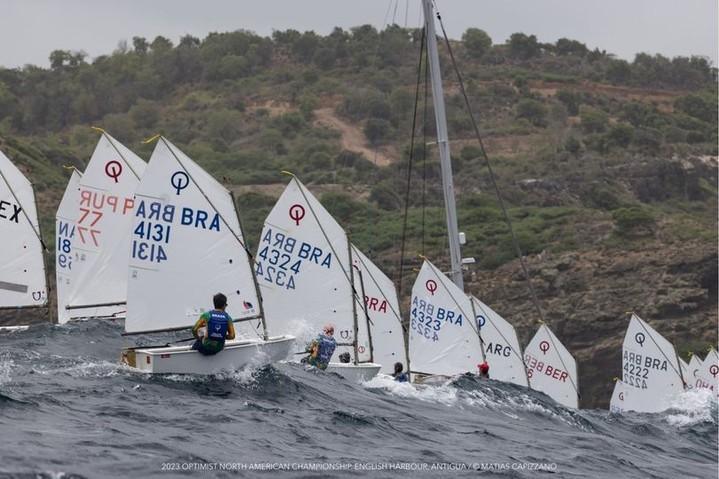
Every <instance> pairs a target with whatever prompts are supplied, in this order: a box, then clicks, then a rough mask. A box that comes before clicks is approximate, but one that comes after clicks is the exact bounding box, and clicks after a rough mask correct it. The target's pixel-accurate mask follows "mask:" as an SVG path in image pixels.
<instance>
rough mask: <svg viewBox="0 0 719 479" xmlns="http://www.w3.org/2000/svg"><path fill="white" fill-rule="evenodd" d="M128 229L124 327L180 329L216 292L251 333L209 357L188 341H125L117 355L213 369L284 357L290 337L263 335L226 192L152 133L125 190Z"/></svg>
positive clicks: (150, 366)
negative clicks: (130, 196) (256, 327)
mask: <svg viewBox="0 0 719 479" xmlns="http://www.w3.org/2000/svg"><path fill="white" fill-rule="evenodd" d="M132 218H133V223H132V226H131V228H130V231H131V241H130V243H129V245H128V246H129V248H128V250H129V251H128V253H129V256H130V264H129V279H128V288H127V318H126V320H125V331H126V334H141V333H150V332H167V331H173V330H181V329H188V328H190V327H192V326H193V325H194V324H195V321H196V320H197V319H198V317H199V316H200V315H201V314H202V313H203V312H205V311H207V310H209V309H211V307H209V306H208V304H211V303H210V302H211V299H212V296H213V295H214V294H216V293H218V292H222V293H224V294H225V295H226V296H227V298H228V307H227V310H226V312H227V313H228V314H229V315H230V316H231V317H232V318H233V320H234V321H235V322H249V321H259V322H260V324H261V325H262V327H263V331H262V332H261V333H259V334H258V337H254V338H243V339H234V340H228V341H226V343H225V348H224V349H223V350H222V351H221V352H220V353H218V354H216V355H214V356H203V355H202V354H200V353H199V352H197V351H195V350H192V349H191V347H190V346H189V345H182V346H173V345H163V346H147V347H138V348H126V349H125V350H124V351H123V361H124V362H125V363H127V364H128V365H130V366H132V367H136V368H138V369H140V370H141V371H144V372H150V373H188V374H214V373H218V372H221V371H230V370H237V369H240V368H243V367H245V366H248V365H250V366H254V365H261V364H266V363H271V362H274V361H278V360H281V359H284V358H286V357H287V355H288V353H289V351H290V349H291V348H292V345H293V343H294V340H295V338H294V337H293V336H290V335H286V334H282V335H278V336H274V337H270V336H268V334H267V330H266V328H265V319H264V318H265V316H264V310H263V305H262V299H261V296H260V294H259V289H258V287H257V282H256V280H255V276H254V274H253V268H252V264H251V259H250V254H249V252H248V250H247V246H246V243H245V239H244V238H245V236H244V234H243V232H242V227H241V224H240V219H239V215H238V213H237V210H236V207H235V202H234V196H233V195H232V193H231V192H230V191H228V190H227V189H226V188H225V187H224V186H222V185H221V184H220V183H219V182H218V181H217V180H215V179H214V178H213V177H212V176H210V175H209V174H208V173H207V172H206V171H205V170H203V169H202V168H201V167H200V166H199V165H197V163H195V162H194V161H192V160H191V159H190V158H189V157H188V156H187V155H185V154H184V153H183V152H182V151H180V150H179V149H178V148H177V147H176V146H174V145H173V144H172V143H170V142H169V141H168V140H166V139H165V138H163V137H159V140H158V142H157V145H156V147H155V150H154V151H153V153H152V157H151V158H150V162H149V164H148V166H147V170H146V172H145V175H144V176H143V178H142V180H141V181H140V184H139V185H138V187H137V190H136V192H135V204H134V206H133V212H132Z"/></svg>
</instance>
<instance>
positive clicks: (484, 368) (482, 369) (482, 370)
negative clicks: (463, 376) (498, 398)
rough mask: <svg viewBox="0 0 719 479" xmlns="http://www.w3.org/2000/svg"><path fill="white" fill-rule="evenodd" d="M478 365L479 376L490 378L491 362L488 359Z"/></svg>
mask: <svg viewBox="0 0 719 479" xmlns="http://www.w3.org/2000/svg"><path fill="white" fill-rule="evenodd" d="M477 367H478V368H479V377H480V378H481V379H489V364H488V363H487V361H483V362H482V363H480V364H477Z"/></svg>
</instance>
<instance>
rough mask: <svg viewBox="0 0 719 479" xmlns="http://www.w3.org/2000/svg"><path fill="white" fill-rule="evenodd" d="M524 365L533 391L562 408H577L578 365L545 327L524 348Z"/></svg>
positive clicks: (540, 328) (544, 325) (541, 327)
mask: <svg viewBox="0 0 719 479" xmlns="http://www.w3.org/2000/svg"><path fill="white" fill-rule="evenodd" d="M524 363H525V364H526V366H527V376H528V377H529V381H530V382H531V384H532V389H535V390H537V391H541V392H543V393H545V394H546V395H547V396H549V397H551V398H552V399H554V400H555V401H557V402H558V403H559V404H562V405H564V406H567V407H572V408H575V409H576V408H578V407H579V382H578V375H577V362H576V361H575V360H574V357H573V356H572V355H571V353H570V352H569V351H567V348H565V347H564V345H563V344H562V343H561V342H560V341H559V339H557V337H556V336H555V335H554V333H553V332H552V330H551V329H549V327H548V326H547V325H546V324H542V325H541V326H539V329H538V330H537V333H536V334H535V335H534V337H533V338H532V340H531V341H530V342H529V344H528V345H527V347H526V348H525V350H524Z"/></svg>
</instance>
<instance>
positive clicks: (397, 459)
mask: <svg viewBox="0 0 719 479" xmlns="http://www.w3.org/2000/svg"><path fill="white" fill-rule="evenodd" d="M120 332H121V325H120V324H116V323H113V322H110V321H97V322H86V323H77V324H71V325H66V326H51V325H43V326H38V327H34V328H32V329H30V330H28V331H19V332H15V333H12V335H0V434H2V437H3V439H4V441H5V444H8V442H7V439H6V438H12V439H11V441H10V444H11V447H7V446H6V447H3V448H0V472H9V473H28V474H33V475H38V474H40V475H42V474H44V475H45V477H63V476H60V475H59V474H61V473H59V472H57V471H64V472H63V473H62V474H65V476H64V477H68V475H70V474H77V475H80V476H85V477H98V476H102V477H108V476H113V477H127V476H140V477H153V476H162V477H172V476H174V475H176V474H182V471H181V470H175V469H171V470H163V469H162V468H163V464H180V465H183V464H184V465H187V464H190V465H192V464H195V465H196V466H194V467H199V466H197V465H205V466H203V467H209V466H207V465H208V464H219V463H232V464H235V465H238V464H239V465H242V464H244V465H245V466H244V467H247V465H248V464H257V463H262V464H264V463H268V464H275V463H277V464H307V463H311V464H312V463H317V464H335V465H340V466H342V467H345V466H344V465H348V464H349V465H350V466H347V467H355V466H353V465H354V464H360V465H361V466H362V467H365V469H362V470H361V471H360V472H357V473H356V474H358V475H371V476H372V477H393V476H395V475H397V474H398V473H400V472H401V471H400V470H391V469H387V467H389V466H388V464H390V465H391V464H395V465H396V464H400V465H401V464H410V465H412V466H411V467H420V466H421V465H422V464H425V465H437V464H439V465H442V464H444V466H443V467H445V469H441V471H443V472H444V474H446V475H451V476H456V475H458V474H460V475H461V474H463V473H465V474H467V475H475V474H476V472H477V471H476V470H474V469H478V468H479V469H482V471H484V472H487V473H489V474H490V475H492V474H496V475H500V476H507V477H535V476H536V475H537V474H538V472H537V470H536V467H538V466H537V465H542V467H544V468H545V473H549V472H551V473H554V474H556V475H557V477H710V476H714V475H716V467H717V406H716V401H714V400H713V398H712V397H711V393H709V392H707V391H701V390H694V391H689V392H687V393H684V394H683V395H682V396H681V397H679V398H677V400H676V401H675V403H674V404H673V405H672V407H671V408H670V409H669V410H667V411H666V412H664V413H661V414H635V413H625V414H623V415H615V414H610V413H609V412H608V411H601V410H580V411H576V410H571V409H567V408H564V407H562V406H560V405H558V404H556V403H555V402H554V401H552V400H551V399H550V398H548V397H547V396H545V395H543V394H541V393H537V392H535V391H530V390H527V389H525V388H522V387H518V386H514V385H510V384H503V383H499V382H496V381H487V380H479V379H478V378H476V377H474V376H469V375H466V376H459V377H456V378H452V379H450V380H447V381H444V382H435V383H433V384H421V385H416V384H407V383H396V382H395V381H393V380H392V378H391V377H388V376H385V375H379V376H377V377H376V378H374V379H372V380H371V381H368V382H366V383H364V384H353V383H349V382H347V381H346V380H344V379H343V378H341V377H339V376H337V375H335V374H330V373H323V372H320V371H317V370H314V369H311V368H306V367H304V366H302V365H299V364H293V363H280V364H276V365H274V366H259V365H257V366H255V367H252V368H247V369H245V370H242V371H238V372H235V373H226V374H221V375H217V376H212V377H198V376H188V375H166V376H151V375H146V374H142V373H139V372H136V371H134V370H133V369H131V368H128V367H126V366H123V365H120V364H119V362H118V355H119V352H120V349H121V348H122V346H123V342H124V340H123V338H122V337H121V336H120ZM165 340H167V338H162V337H156V336H151V337H146V338H140V341H145V344H148V343H153V342H156V341H165ZM450 465H451V467H452V468H454V469H451V468H450ZM427 467H429V466H427ZM533 468H535V469H533ZM185 472H187V471H185ZM290 472H291V471H290ZM405 472H407V474H405V475H408V477H409V476H411V475H412V474H417V473H421V472H422V469H418V470H415V471H414V472H412V471H409V472H408V471H405ZM277 473H279V471H275V474H277ZM217 474H219V475H223V474H225V475H227V477H230V476H232V477H236V476H237V474H234V473H230V472H218V473H217ZM256 474H260V476H263V477H270V476H268V474H267V473H259V472H256V471H254V472H253V471H250V470H245V471H244V472H241V474H240V475H242V476H245V475H249V476H253V475H256ZM301 474H310V475H317V476H322V477H325V476H328V475H332V474H341V471H339V472H338V471H334V470H330V471H319V472H318V471H316V470H315V471H304V472H302V473H301ZM440 475H441V472H440Z"/></svg>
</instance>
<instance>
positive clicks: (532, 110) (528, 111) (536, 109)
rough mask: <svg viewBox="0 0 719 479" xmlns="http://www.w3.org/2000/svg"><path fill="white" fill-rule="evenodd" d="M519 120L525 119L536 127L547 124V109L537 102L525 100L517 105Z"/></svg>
mask: <svg viewBox="0 0 719 479" xmlns="http://www.w3.org/2000/svg"><path fill="white" fill-rule="evenodd" d="M516 117H517V118H525V119H526V120H528V121H529V122H530V123H531V124H532V125H534V126H540V127H541V126H545V125H546V124H547V107H546V106H544V104H542V103H541V102H539V101H537V100H532V99H531V98H525V99H523V100H521V101H520V102H519V103H517V111H516Z"/></svg>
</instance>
